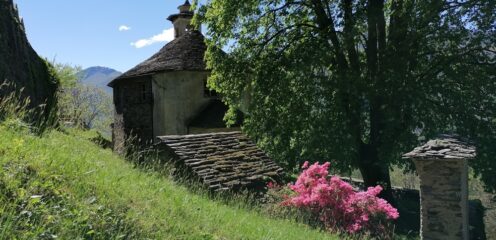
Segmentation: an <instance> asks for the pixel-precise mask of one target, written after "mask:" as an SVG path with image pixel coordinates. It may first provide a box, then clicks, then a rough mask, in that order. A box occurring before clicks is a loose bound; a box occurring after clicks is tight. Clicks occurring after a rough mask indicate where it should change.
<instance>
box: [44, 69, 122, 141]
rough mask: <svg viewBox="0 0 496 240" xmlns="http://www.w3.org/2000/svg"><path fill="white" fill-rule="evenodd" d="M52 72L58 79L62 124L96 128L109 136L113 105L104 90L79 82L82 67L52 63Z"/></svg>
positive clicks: (59, 111) (59, 110) (59, 113)
mask: <svg viewBox="0 0 496 240" xmlns="http://www.w3.org/2000/svg"><path fill="white" fill-rule="evenodd" d="M51 65H52V66H53V67H52V72H53V73H54V75H55V76H56V77H57V78H58V79H59V82H60V85H61V87H60V88H59V92H58V103H59V104H58V105H59V107H58V115H59V119H60V121H61V122H62V124H71V125H74V126H77V127H82V128H87V129H97V130H99V131H100V132H102V133H104V134H105V135H107V136H109V135H110V124H111V123H112V118H113V116H112V113H113V104H112V97H111V96H110V95H109V94H108V93H106V92H105V91H104V90H102V89H100V88H98V87H95V86H89V85H85V84H83V83H81V81H80V79H79V77H80V76H79V73H80V72H81V67H79V66H71V65H69V64H61V63H56V62H55V61H52V63H51Z"/></svg>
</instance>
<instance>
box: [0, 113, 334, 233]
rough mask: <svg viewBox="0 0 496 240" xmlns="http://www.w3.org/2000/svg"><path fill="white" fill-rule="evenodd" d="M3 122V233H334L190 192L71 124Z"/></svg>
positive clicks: (0, 174) (0, 161)
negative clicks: (38, 128) (57, 127)
mask: <svg viewBox="0 0 496 240" xmlns="http://www.w3.org/2000/svg"><path fill="white" fill-rule="evenodd" d="M21 123H22V122H19V121H13V120H11V121H5V122H3V123H0V192H1V193H2V194H1V196H0V212H1V214H0V239H3V238H5V239H33V238H35V239H51V238H53V237H54V236H57V237H58V238H59V239H121V238H122V239H257V240H258V239H337V238H336V236H333V235H329V234H326V233H323V232H320V231H317V230H313V229H311V228H309V227H307V226H304V225H303V224H298V223H295V222H294V221H292V220H283V219H279V220H277V219H272V218H270V217H267V216H266V215H263V214H261V213H257V212H255V211H250V210H248V209H246V208H245V207H243V206H242V205H241V204H239V205H236V204H232V203H231V204H225V203H222V202H219V201H213V200H212V199H211V198H210V197H209V195H208V194H194V193H191V191H190V190H188V189H187V188H185V187H184V186H181V185H178V184H177V183H175V182H173V181H171V180H170V179H169V178H168V177H167V176H164V175H162V174H159V173H157V172H155V171H146V170H144V169H139V168H135V167H134V166H133V164H132V163H130V162H128V161H126V160H124V159H122V158H120V157H119V156H117V155H115V154H114V153H112V152H111V151H110V150H104V149H102V148H100V147H98V146H97V145H96V144H94V143H92V142H91V141H89V140H87V139H89V138H93V137H94V136H96V134H95V133H94V132H82V131H80V130H77V129H71V130H69V131H68V132H67V133H62V132H58V131H50V132H47V133H46V134H45V135H44V136H43V137H42V138H40V137H36V136H33V135H32V134H31V133H30V130H29V128H26V127H24V125H23V124H21Z"/></svg>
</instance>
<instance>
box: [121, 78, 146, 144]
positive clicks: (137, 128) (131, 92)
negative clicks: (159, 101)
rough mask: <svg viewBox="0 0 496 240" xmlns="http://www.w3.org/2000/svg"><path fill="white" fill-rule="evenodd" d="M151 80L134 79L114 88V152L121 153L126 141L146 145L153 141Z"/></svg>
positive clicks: (122, 82)
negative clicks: (130, 139)
mask: <svg viewBox="0 0 496 240" xmlns="http://www.w3.org/2000/svg"><path fill="white" fill-rule="evenodd" d="M151 89H152V86H151V81H150V78H148V77H142V78H133V79H128V80H126V81H120V82H119V83H118V84H116V85H115V86H114V104H115V110H116V111H115V117H114V119H115V120H114V125H113V145H114V150H116V151H118V152H119V151H120V150H121V149H122V147H123V146H124V141H125V140H126V139H129V138H130V137H133V138H134V139H133V140H134V141H139V142H140V143H141V144H146V143H149V142H151V141H153V137H154V135H153V115H152V114H153V112H152V111H153V95H152V90H151Z"/></svg>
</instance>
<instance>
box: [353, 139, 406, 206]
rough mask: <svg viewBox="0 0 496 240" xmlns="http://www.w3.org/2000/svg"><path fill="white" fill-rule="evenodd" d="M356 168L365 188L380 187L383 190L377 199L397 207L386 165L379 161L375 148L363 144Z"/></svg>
mask: <svg viewBox="0 0 496 240" xmlns="http://www.w3.org/2000/svg"><path fill="white" fill-rule="evenodd" d="M358 167H359V170H360V173H361V174H362V178H363V181H364V184H365V187H375V186H377V185H381V187H382V188H383V190H382V192H381V194H380V195H379V197H381V198H383V199H385V200H387V201H388V202H389V203H390V204H391V205H393V206H395V207H396V206H397V205H396V201H395V199H394V197H393V191H392V188H391V178H390V175H389V167H388V164H387V163H383V162H381V161H380V159H379V156H378V153H377V148H376V147H374V146H372V145H369V144H363V145H362V146H361V148H360V156H359V159H358Z"/></svg>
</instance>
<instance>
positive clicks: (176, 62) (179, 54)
mask: <svg viewBox="0 0 496 240" xmlns="http://www.w3.org/2000/svg"><path fill="white" fill-rule="evenodd" d="M206 49H207V46H206V45H205V38H204V37H203V35H202V33H201V32H199V31H196V30H193V31H189V32H186V33H185V34H183V35H182V36H180V37H178V38H176V39H174V40H172V41H171V42H169V43H167V44H166V45H165V46H164V47H163V48H162V49H160V51H159V52H158V53H156V54H155V55H153V56H152V57H150V58H149V59H147V60H146V61H144V62H142V63H140V64H138V65H137V66H135V67H134V68H132V69H130V70H129V71H127V72H125V73H124V74H122V75H121V76H119V77H118V78H116V79H115V80H113V81H112V82H110V83H109V84H108V85H109V86H110V87H112V86H113V85H114V84H115V83H116V82H117V81H119V80H122V79H126V78H133V77H139V76H146V75H151V74H154V73H157V72H163V71H205V69H206V65H205V61H204V55H205V51H206Z"/></svg>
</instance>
